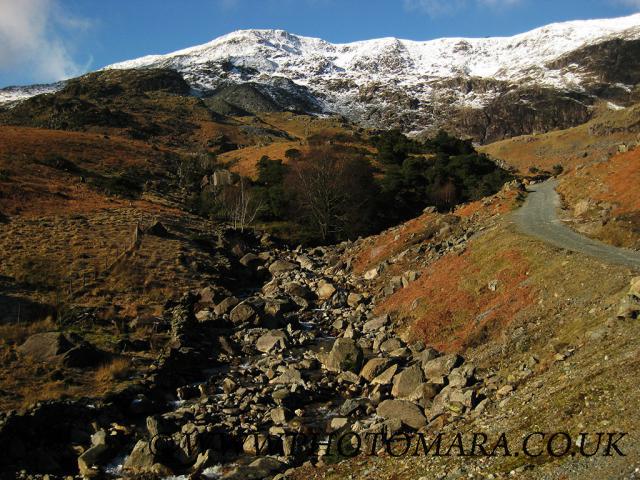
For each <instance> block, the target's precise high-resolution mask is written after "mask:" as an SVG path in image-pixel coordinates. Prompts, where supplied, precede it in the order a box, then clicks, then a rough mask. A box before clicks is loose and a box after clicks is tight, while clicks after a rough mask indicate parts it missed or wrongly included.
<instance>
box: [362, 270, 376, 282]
mask: <svg viewBox="0 0 640 480" xmlns="http://www.w3.org/2000/svg"><path fill="white" fill-rule="evenodd" d="M378 275H379V271H378V269H377V268H372V269H371V270H368V271H366V272H365V274H364V275H363V277H364V279H365V280H373V279H374V278H376V277H377V276H378Z"/></svg>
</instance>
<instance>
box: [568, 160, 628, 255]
mask: <svg viewBox="0 0 640 480" xmlns="http://www.w3.org/2000/svg"><path fill="white" fill-rule="evenodd" d="M638 185H640V150H639V149H635V150H632V151H629V152H626V153H620V154H618V155H615V156H613V157H612V158H611V159H610V160H609V161H608V162H603V163H597V164H594V165H590V166H588V167H585V168H582V169H579V170H576V171H574V172H571V174H569V175H566V176H564V177H563V178H562V181H561V182H560V185H559V187H558V191H559V192H560V194H561V195H562V197H563V200H564V202H565V204H566V205H567V206H568V207H569V209H570V210H573V208H574V207H575V206H576V204H578V203H579V202H581V201H583V200H589V201H591V202H592V204H593V205H594V207H593V208H592V209H590V210H591V211H589V212H587V214H586V215H584V216H583V218H580V219H578V220H579V222H578V227H580V225H581V224H583V223H586V222H593V221H594V220H596V221H597V222H598V223H595V224H594V225H596V229H595V230H593V229H591V230H589V231H587V232H586V233H587V234H589V235H591V236H593V237H595V238H598V239H600V240H602V241H604V242H607V243H610V244H612V245H616V246H624V247H631V248H639V247H640V196H639V195H638V194H637V186H638ZM603 209H608V210H605V211H606V212H607V213H606V214H605V217H604V218H602V215H603V213H602V212H603ZM602 220H605V221H604V222H602Z"/></svg>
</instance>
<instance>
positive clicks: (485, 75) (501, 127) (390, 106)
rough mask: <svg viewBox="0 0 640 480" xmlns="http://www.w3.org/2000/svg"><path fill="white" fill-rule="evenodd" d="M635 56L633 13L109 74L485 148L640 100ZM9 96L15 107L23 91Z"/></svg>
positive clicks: (293, 47)
mask: <svg viewBox="0 0 640 480" xmlns="http://www.w3.org/2000/svg"><path fill="white" fill-rule="evenodd" d="M639 53H640V14H636V15H632V16H628V17H624V18H616V19H603V20H586V21H572V22H566V23H557V24H552V25H548V26H545V27H541V28H537V29H535V30H532V31H530V32H526V33H523V34H519V35H515V36H513V37H498V38H443V39H436V40H429V41H423V42H419V41H411V40H401V39H397V38H383V39H376V40H367V41H359V42H353V43H348V44H332V43H329V42H327V41H324V40H321V39H318V38H309V37H303V36H299V35H294V34H291V33H288V32H285V31H283V30H241V31H236V32H233V33H230V34H228V35H224V36H222V37H220V38H217V39H215V40H213V41H211V42H209V43H206V44H204V45H199V46H195V47H191V48H187V49H183V50H178V51H176V52H173V53H169V54H166V55H150V56H145V57H141V58H138V59H134V60H129V61H125V62H121V63H116V64H113V65H110V66H107V67H105V68H106V69H138V68H170V69H174V70H177V71H178V72H180V73H182V74H183V76H184V77H185V79H186V80H187V82H188V83H189V84H190V85H191V86H192V87H193V88H194V89H195V91H196V92H197V93H199V94H201V95H210V94H211V93H213V92H216V91H218V90H219V89H221V88H224V87H228V86H230V85H235V84H239V83H247V82H251V83H254V84H257V85H259V86H261V88H262V89H263V93H265V94H266V95H270V96H272V97H273V98H274V100H277V98H276V97H277V96H278V95H277V92H282V91H283V90H284V91H286V92H288V93H289V94H293V95H294V96H298V97H300V96H303V97H305V103H306V104H307V105H309V104H313V105H314V106H315V107H317V108H314V110H315V111H324V112H331V113H338V114H341V115H344V116H345V117H347V118H349V119H351V120H354V121H357V122H359V123H361V124H363V125H365V126H370V127H371V126H373V127H380V126H385V127H388V126H394V127H399V128H402V129H403V130H405V131H407V132H411V131H413V132H421V131H430V130H434V129H435V128H440V127H443V126H444V127H449V128H450V129H452V130H457V133H462V134H465V135H469V136H472V137H473V138H474V139H476V140H477V141H480V142H487V141H492V140H497V139H501V138H504V137H508V136H513V135H518V134H523V133H533V132H536V131H546V130H549V129H553V128H561V127H568V126H572V125H575V124H578V123H582V122H584V121H586V120H587V119H588V118H589V116H590V111H591V107H592V106H593V105H594V104H595V103H596V102H597V101H598V100H606V101H607V102H611V107H612V108H615V107H616V106H626V105H629V104H630V103H632V102H633V101H634V100H635V99H637V98H636V97H637V94H636V92H635V90H634V88H635V85H636V84H637V83H638V77H640V55H639ZM9 93H10V94H11V98H12V99H14V100H15V98H16V95H17V94H16V92H15V90H13V91H11V92H7V95H9ZM5 96H6V95H5ZM280 96H282V95H280ZM287 98H289V97H287ZM310 99H312V100H310ZM1 100H2V91H0V102H1ZM283 107H284V108H288V107H289V106H288V105H283ZM445 118H446V120H445ZM516 119H517V121H514V120H516ZM505 120H506V121H505Z"/></svg>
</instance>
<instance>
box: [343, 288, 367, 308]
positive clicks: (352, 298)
mask: <svg viewBox="0 0 640 480" xmlns="http://www.w3.org/2000/svg"><path fill="white" fill-rule="evenodd" d="M363 299H364V297H363V296H362V295H360V294H359V293H353V292H352V293H350V294H349V295H348V296H347V305H349V306H350V307H351V308H357V307H358V305H360V304H361V303H362V301H363Z"/></svg>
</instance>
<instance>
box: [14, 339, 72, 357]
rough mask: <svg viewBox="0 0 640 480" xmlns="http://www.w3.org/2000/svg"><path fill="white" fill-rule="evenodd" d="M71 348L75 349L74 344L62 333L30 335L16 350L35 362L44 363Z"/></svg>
mask: <svg viewBox="0 0 640 480" xmlns="http://www.w3.org/2000/svg"><path fill="white" fill-rule="evenodd" d="M73 347H75V345H74V343H72V342H71V341H70V340H69V339H68V338H67V337H66V336H65V335H63V334H62V333H60V332H45V333H36V334H34V335H31V336H30V337H29V338H27V340H26V341H25V342H24V343H23V344H22V345H20V346H19V347H18V348H17V350H18V352H19V353H21V354H23V355H26V356H29V357H31V358H32V359H34V360H36V361H39V362H46V361H48V360H51V359H53V358H54V357H57V356H58V355H61V354H63V353H65V352H68V351H69V350H71V349H72V348H73Z"/></svg>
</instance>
